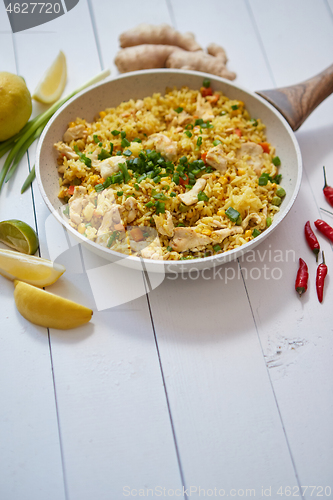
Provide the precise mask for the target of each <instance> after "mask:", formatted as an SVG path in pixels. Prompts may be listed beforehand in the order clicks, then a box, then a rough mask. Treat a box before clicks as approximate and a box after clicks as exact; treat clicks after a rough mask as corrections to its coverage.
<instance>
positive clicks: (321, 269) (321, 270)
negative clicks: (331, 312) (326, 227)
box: [316, 252, 328, 302]
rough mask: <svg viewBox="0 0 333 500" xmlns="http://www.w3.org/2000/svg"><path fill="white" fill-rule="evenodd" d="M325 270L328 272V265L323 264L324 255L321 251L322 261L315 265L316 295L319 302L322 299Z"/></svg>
mask: <svg viewBox="0 0 333 500" xmlns="http://www.w3.org/2000/svg"><path fill="white" fill-rule="evenodd" d="M327 272H328V267H327V266H326V264H325V257H324V252H323V262H322V263H321V264H319V266H318V267H317V277H316V287H317V296H318V300H319V302H322V301H323V295H324V282H325V278H326V275H327Z"/></svg>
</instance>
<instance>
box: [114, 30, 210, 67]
mask: <svg viewBox="0 0 333 500" xmlns="http://www.w3.org/2000/svg"><path fill="white" fill-rule="evenodd" d="M119 41H120V47H122V48H125V47H133V46H135V45H141V44H153V45H174V46H175V47H180V48H181V49H184V50H189V51H195V50H202V49H201V47H200V45H199V44H198V43H197V42H196V40H195V37H194V35H193V34H192V33H185V34H182V33H180V32H179V31H176V30H175V29H174V28H172V27H171V26H169V25H168V24H161V25H160V26H154V25H152V24H145V23H142V24H139V26H137V27H136V28H132V29H130V30H128V31H124V33H122V34H121V35H120V37H119ZM154 67H155V66H154Z"/></svg>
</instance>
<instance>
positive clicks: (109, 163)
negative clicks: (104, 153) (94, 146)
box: [94, 156, 127, 179]
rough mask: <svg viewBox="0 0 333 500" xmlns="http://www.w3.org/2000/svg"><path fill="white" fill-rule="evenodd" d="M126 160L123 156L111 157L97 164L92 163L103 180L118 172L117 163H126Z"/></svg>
mask: <svg viewBox="0 0 333 500" xmlns="http://www.w3.org/2000/svg"><path fill="white" fill-rule="evenodd" d="M126 159H127V158H126V157H125V156H111V158H106V159H105V160H102V161H99V163H98V164H97V163H96V162H94V163H95V164H94V167H95V168H96V170H99V172H100V174H101V176H102V177H103V179H107V178H108V177H110V176H111V175H113V174H115V173H116V172H118V171H119V163H126Z"/></svg>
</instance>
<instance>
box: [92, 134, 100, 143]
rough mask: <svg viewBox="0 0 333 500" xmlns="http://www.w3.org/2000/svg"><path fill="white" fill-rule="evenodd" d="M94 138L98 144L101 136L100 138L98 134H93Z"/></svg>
mask: <svg viewBox="0 0 333 500" xmlns="http://www.w3.org/2000/svg"><path fill="white" fill-rule="evenodd" d="M93 139H94V141H95V142H96V144H98V143H99V138H98V135H96V134H94V135H93Z"/></svg>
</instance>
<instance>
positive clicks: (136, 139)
mask: <svg viewBox="0 0 333 500" xmlns="http://www.w3.org/2000/svg"><path fill="white" fill-rule="evenodd" d="M132 142H142V140H141V139H139V137H136V138H135V139H133V141H132Z"/></svg>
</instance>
